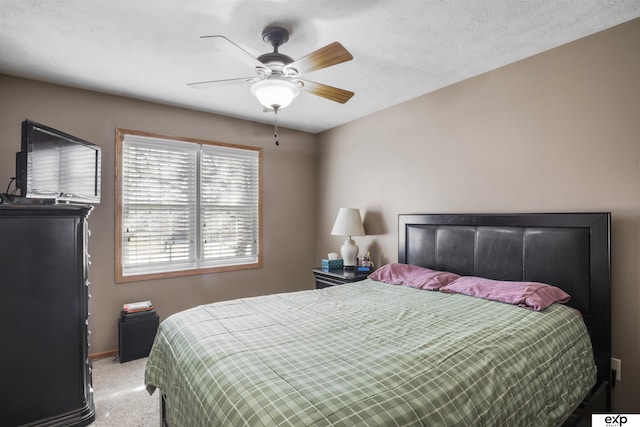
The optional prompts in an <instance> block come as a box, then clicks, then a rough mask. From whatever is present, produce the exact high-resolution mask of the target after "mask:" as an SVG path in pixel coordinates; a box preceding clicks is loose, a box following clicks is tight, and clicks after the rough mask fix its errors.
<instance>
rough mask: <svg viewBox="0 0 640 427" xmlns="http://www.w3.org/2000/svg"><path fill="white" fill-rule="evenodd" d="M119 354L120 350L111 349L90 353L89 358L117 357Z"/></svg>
mask: <svg viewBox="0 0 640 427" xmlns="http://www.w3.org/2000/svg"><path fill="white" fill-rule="evenodd" d="M117 355H118V350H109V351H103V352H101V353H93V354H90V355H89V359H91V360H97V359H104V358H105V357H116V356H117Z"/></svg>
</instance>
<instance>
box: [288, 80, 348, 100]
mask: <svg viewBox="0 0 640 427" xmlns="http://www.w3.org/2000/svg"><path fill="white" fill-rule="evenodd" d="M300 81H301V82H302V83H303V84H304V86H302V89H303V90H306V91H307V92H310V93H312V94H314V95H317V96H320V97H322V98H326V99H329V100H331V101H335V102H339V103H340V104H344V103H345V102H347V101H348V100H350V99H351V97H352V96H353V95H354V93H353V92H351V91H350V90H344V89H339V88H337V87H333V86H328V85H325V84H322V83H316V82H312V81H309V80H302V79H300Z"/></svg>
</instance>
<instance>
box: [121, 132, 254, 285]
mask: <svg viewBox="0 0 640 427" xmlns="http://www.w3.org/2000/svg"><path fill="white" fill-rule="evenodd" d="M259 157H260V153H259V151H256V150H248V149H247V150H245V149H241V148H234V147H227V146H217V145H209V144H199V143H193V142H184V141H174V140H169V139H162V138H155V137H147V136H141V135H130V134H125V136H124V139H123V141H122V159H121V165H122V167H121V168H122V172H121V175H122V177H121V180H122V181H121V193H122V194H121V195H120V196H121V227H122V230H121V235H122V238H121V242H120V243H121V258H122V259H121V263H122V274H123V275H124V276H128V275H144V274H153V273H159V272H172V271H180V270H193V269H200V268H211V267H221V266H233V265H240V264H250V263H256V262H258V257H259V253H258V252H259V244H258V243H259V221H260V217H259V212H260V208H259V203H260V198H259V188H260V184H259V175H260V174H259V166H260V165H259Z"/></svg>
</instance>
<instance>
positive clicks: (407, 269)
mask: <svg viewBox="0 0 640 427" xmlns="http://www.w3.org/2000/svg"><path fill="white" fill-rule="evenodd" d="M459 277H460V276H459V275H457V274H454V273H449V272H446V271H434V270H430V269H428V268H424V267H418V266H417V265H409V264H387V265H385V266H384V267H380V268H379V269H377V270H376V271H374V272H373V273H371V274H370V275H369V279H373V280H377V281H379V282H384V283H389V284H391V285H400V286H410V287H412V288H418V289H428V290H437V289H440V288H441V287H442V286H444V285H446V284H448V283H451V282H453V281H454V280H456V279H457V278H459Z"/></svg>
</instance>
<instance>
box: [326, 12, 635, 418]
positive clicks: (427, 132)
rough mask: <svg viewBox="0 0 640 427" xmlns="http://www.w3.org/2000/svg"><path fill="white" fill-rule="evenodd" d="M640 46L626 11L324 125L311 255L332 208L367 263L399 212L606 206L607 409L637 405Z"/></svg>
mask: <svg viewBox="0 0 640 427" xmlns="http://www.w3.org/2000/svg"><path fill="white" fill-rule="evenodd" d="M638 52H640V20H635V21H632V22H630V23H627V24H624V25H621V26H619V27H616V28H613V29H610V30H608V31H605V32H603V33H600V34H596V35H594V36H592V37H588V38H586V39H582V40H579V41H577V42H574V43H571V44H568V45H565V46H562V47H559V48H557V49H554V50H551V51H548V52H546V53H543V54H541V55H538V56H535V57H532V58H529V59H527V60H524V61H521V62H518V63H515V64H512V65H509V66H506V67H504V68H501V69H499V70H496V71H493V72H490V73H487V74H484V75H481V76H479V77H476V78H473V79H470V80H467V81H464V82H462V83H459V84H455V85H452V86H450V87H447V88H444V89H442V90H439V91H436V92H433V93H430V94H427V95H425V96H422V97H420V98H417V99H414V100H411V101H409V102H406V103H403V104H401V105H398V106H395V107H393V108H389V109H387V110H385V111H383V112H380V113H378V114H374V115H371V116H368V117H365V118H362V119H360V120H357V121H355V122H351V123H349V124H346V125H344V126H341V127H338V128H335V129H333V130H331V131H328V132H325V133H323V134H321V135H320V140H319V147H320V148H319V150H320V159H319V162H320V163H319V181H318V201H317V206H318V214H317V222H316V236H317V240H316V258H320V257H321V256H322V254H325V253H327V252H330V251H336V250H337V249H338V248H339V246H340V241H341V239H340V238H338V237H335V236H330V235H329V233H330V230H331V226H332V224H333V221H334V219H335V214H336V212H337V210H338V208H340V207H356V208H360V209H361V212H362V214H363V216H364V217H365V227H366V229H367V231H368V233H369V234H372V236H367V237H361V238H357V239H356V240H357V243H359V245H360V247H361V252H362V251H366V250H371V251H372V253H373V254H374V259H375V260H376V261H377V262H378V264H382V263H387V262H393V261H396V260H397V253H396V251H397V242H396V239H397V215H398V214H400V213H427V212H432V213H456V212H555V211H610V212H612V216H613V224H612V229H613V236H612V265H613V272H612V282H613V290H612V292H613V314H612V315H613V355H614V357H616V358H619V359H621V360H622V382H619V383H618V384H617V386H616V388H615V389H614V409H615V410H617V411H636V412H638V411H640V397H639V396H640V371H639V369H640V366H639V364H640V317H639V316H638V306H640V292H639V290H638V289H639V288H640V286H639V280H640V277H639V267H638V266H639V265H640V240H639V237H640V80H639V76H640V55H638ZM356 96H357V95H356Z"/></svg>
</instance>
